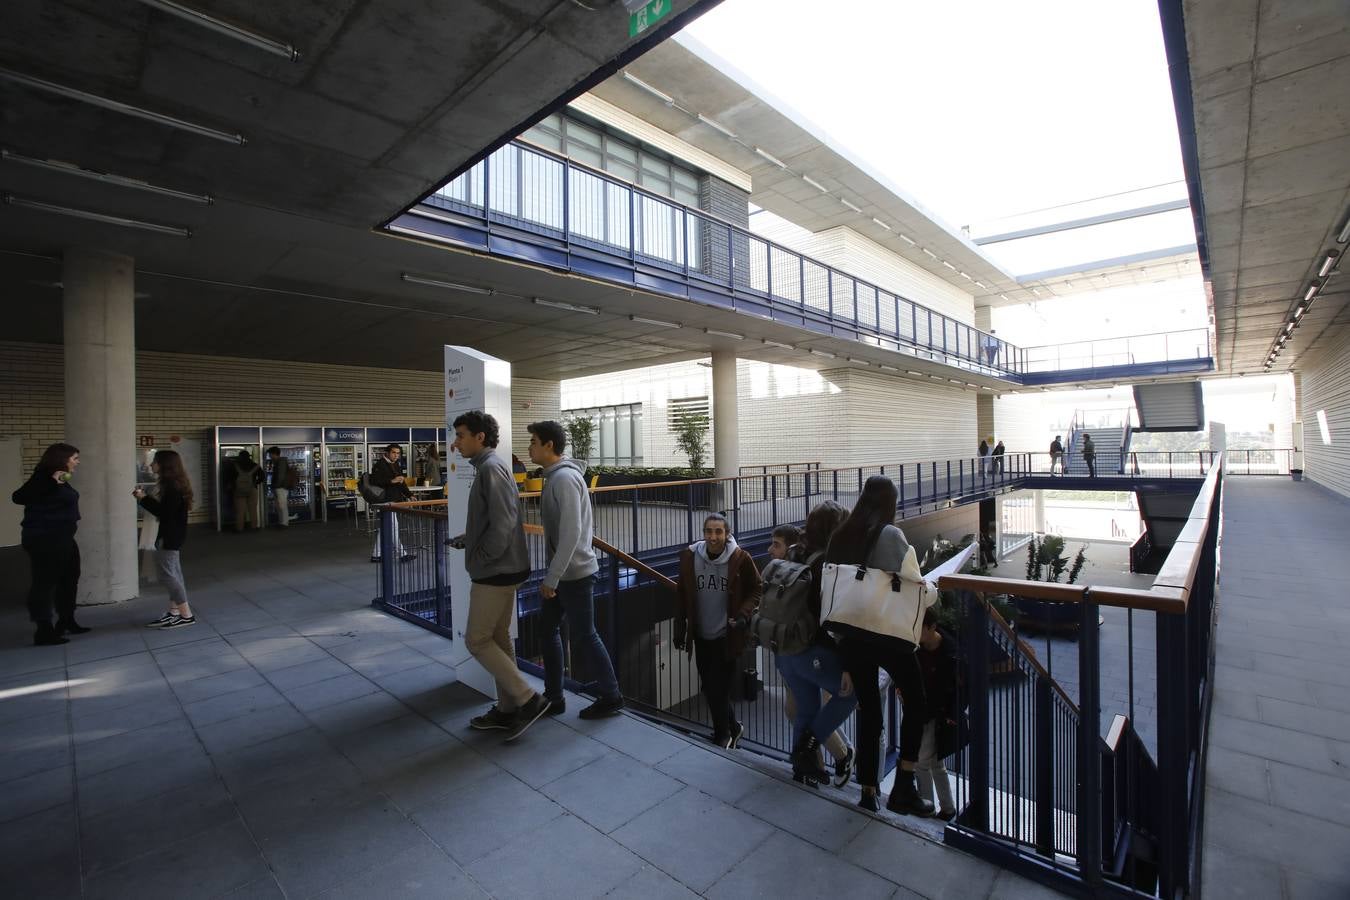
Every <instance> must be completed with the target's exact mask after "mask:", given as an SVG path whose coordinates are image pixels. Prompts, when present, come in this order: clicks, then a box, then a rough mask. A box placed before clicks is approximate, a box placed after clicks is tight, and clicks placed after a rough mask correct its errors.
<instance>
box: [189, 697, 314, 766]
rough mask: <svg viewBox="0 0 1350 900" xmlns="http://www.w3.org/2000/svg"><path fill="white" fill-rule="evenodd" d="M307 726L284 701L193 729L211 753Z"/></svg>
mask: <svg viewBox="0 0 1350 900" xmlns="http://www.w3.org/2000/svg"><path fill="white" fill-rule="evenodd" d="M308 727H309V722H308V721H306V720H305V717H304V716H302V715H301V714H300V713H298V712H297V711H296V710H294V709H293V708H291V706H290V705H285V706H273V707H270V708H268V709H263V710H259V711H258V712H251V713H247V714H245V715H242V716H239V717H237V718H234V719H230V720H229V721H227V722H217V723H216V724H214V725H206V726H204V727H202V728H198V729H197V736H198V737H199V738H201V741H202V743H203V744H205V745H206V749H207V750H208V751H209V752H211V753H213V754H215V753H223V752H226V751H229V750H237V749H239V748H240V747H247V746H248V745H250V744H259V743H262V742H263V741H270V740H271V739H272V738H276V737H281V736H282V735H283V734H290V733H291V732H292V731H301V730H303V729H305V728H308Z"/></svg>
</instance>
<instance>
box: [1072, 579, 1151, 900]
mask: <svg viewBox="0 0 1350 900" xmlns="http://www.w3.org/2000/svg"><path fill="white" fill-rule="evenodd" d="M1091 595H1092V592H1091V591H1084V592H1083V599H1082V601H1081V602H1080V603H1079V613H1080V615H1081V618H1080V619H1079V623H1078V747H1077V750H1078V766H1077V769H1078V804H1077V809H1076V810H1075V812H1076V815H1077V823H1078V872H1079V876H1080V877H1081V878H1082V879H1083V881H1084V882H1086V883H1087V884H1089V885H1093V884H1096V883H1098V882H1099V881H1101V875H1102V816H1101V803H1102V786H1101V705H1102V704H1101V666H1100V643H1101V636H1100V634H1099V633H1098V631H1097V604H1095V603H1093V602H1092V600H1091ZM1159 674H1161V673H1159ZM1158 684H1159V685H1160V686H1161V685H1165V684H1167V682H1165V681H1159V682H1158ZM1164 693H1165V690H1160V691H1159V692H1158V696H1159V698H1160V699H1161V697H1162V695H1163V694H1164ZM1159 713H1161V710H1159ZM1159 762H1160V765H1159V768H1161V760H1160V761H1159Z"/></svg>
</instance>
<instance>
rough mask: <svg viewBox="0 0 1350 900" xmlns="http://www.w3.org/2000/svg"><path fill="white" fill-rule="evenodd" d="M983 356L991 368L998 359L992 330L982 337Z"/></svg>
mask: <svg viewBox="0 0 1350 900" xmlns="http://www.w3.org/2000/svg"><path fill="white" fill-rule="evenodd" d="M984 355H985V358H986V359H987V360H988V361H989V365H991V366H992V365H993V364H994V362H995V361H996V360H997V359H998V338H997V337H995V336H994V329H992V328H991V329H989V333H988V334H986V335H985V336H984Z"/></svg>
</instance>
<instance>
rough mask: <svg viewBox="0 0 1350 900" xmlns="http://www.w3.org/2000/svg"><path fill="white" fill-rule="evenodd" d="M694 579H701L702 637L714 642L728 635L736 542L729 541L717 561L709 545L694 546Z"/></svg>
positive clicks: (699, 619) (699, 611) (733, 540)
mask: <svg viewBox="0 0 1350 900" xmlns="http://www.w3.org/2000/svg"><path fill="white" fill-rule="evenodd" d="M693 550H694V577H695V578H697V579H698V630H699V635H698V636H699V637H701V638H703V639H704V640H707V641H710V640H712V639H713V638H719V637H721V636H722V635H724V634H726V633H727V591H728V590H729V589H730V584H731V582H730V579H729V575H730V572H729V571H728V568H729V563H730V562H731V554H732V553H734V552H736V539H735V538H733V537H730V536H728V537H727V546H726V549H724V550H723V551H722V555H721V556H719V557H717V558H716V559H713V558H711V557H709V556H708V543H707V542H706V541H699V542H698V543H696V544H694V546H693Z"/></svg>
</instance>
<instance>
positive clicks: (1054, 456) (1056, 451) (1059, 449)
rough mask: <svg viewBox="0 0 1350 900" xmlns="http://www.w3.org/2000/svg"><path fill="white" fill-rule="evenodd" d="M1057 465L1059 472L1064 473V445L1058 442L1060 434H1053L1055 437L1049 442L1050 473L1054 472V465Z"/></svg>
mask: <svg viewBox="0 0 1350 900" xmlns="http://www.w3.org/2000/svg"><path fill="white" fill-rule="evenodd" d="M1056 466H1058V467H1059V474H1061V475H1063V474H1064V445H1063V444H1062V443H1060V435H1058V434H1057V435H1055V439H1054V440H1053V441H1051V442H1050V474H1051V475H1053V474H1055V467H1056Z"/></svg>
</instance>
